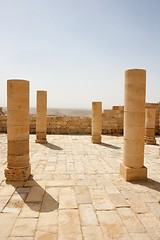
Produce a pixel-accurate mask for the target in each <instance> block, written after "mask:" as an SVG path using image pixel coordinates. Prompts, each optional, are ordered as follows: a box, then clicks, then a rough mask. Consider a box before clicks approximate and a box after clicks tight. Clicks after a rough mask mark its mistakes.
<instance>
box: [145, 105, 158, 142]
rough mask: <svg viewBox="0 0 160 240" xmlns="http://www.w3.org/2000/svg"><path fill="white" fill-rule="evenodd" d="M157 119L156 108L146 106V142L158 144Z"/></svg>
mask: <svg viewBox="0 0 160 240" xmlns="http://www.w3.org/2000/svg"><path fill="white" fill-rule="evenodd" d="M155 119H156V108H146V117H145V143H146V144H153V145H154V144H156V139H155Z"/></svg>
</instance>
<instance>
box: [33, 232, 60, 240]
mask: <svg viewBox="0 0 160 240" xmlns="http://www.w3.org/2000/svg"><path fill="white" fill-rule="evenodd" d="M57 239H58V238H57V234H54V233H50V232H43V231H37V232H36V236H35V240H57Z"/></svg>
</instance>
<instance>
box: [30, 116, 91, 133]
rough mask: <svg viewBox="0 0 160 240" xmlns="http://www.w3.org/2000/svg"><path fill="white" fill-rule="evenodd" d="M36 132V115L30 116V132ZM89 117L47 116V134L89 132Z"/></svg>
mask: <svg viewBox="0 0 160 240" xmlns="http://www.w3.org/2000/svg"><path fill="white" fill-rule="evenodd" d="M35 132H36V117H35V116H32V117H31V118H30V133H35ZM90 133H91V118H90V117H67V116H64V117H63V116H62V117H59V116H47V134H90Z"/></svg>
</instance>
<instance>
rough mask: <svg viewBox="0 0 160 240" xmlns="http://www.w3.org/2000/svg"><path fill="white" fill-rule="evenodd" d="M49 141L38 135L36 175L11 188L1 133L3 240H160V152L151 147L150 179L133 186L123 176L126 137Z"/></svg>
mask: <svg viewBox="0 0 160 240" xmlns="http://www.w3.org/2000/svg"><path fill="white" fill-rule="evenodd" d="M47 139H48V144H46V145H42V144H36V143H35V135H31V136H30V160H31V166H32V174H33V177H31V178H30V179H29V180H28V181H26V182H25V183H23V182H22V183H14V184H13V183H12V184H11V183H10V184H6V182H5V179H4V174H3V171H4V169H5V167H6V159H7V158H6V147H7V144H6V142H7V139H6V135H5V134H1V135H0V240H3V239H10V240H20V239H24V240H33V239H36V240H38V239H39V240H44V239H46V240H50V239H52V240H81V239H83V240H93V239H94V240H103V239H120V240H122V239H123V240H129V239H134V240H136V239H138V240H141V239H142V240H147V239H154V240H156V239H160V158H159V146H156V145H155V146H145V166H146V167H147V168H148V177H149V179H148V181H146V182H132V183H129V182H125V181H124V180H123V179H122V178H121V176H120V175H119V165H120V162H121V161H122V156H123V137H115V136H103V138H102V142H103V143H102V144H101V145H98V144H94V145H93V144H92V143H91V140H90V139H91V137H90V136H67V135H64V136H62V135H48V136H47ZM157 141H159V139H158V138H157Z"/></svg>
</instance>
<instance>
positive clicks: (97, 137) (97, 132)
mask: <svg viewBox="0 0 160 240" xmlns="http://www.w3.org/2000/svg"><path fill="white" fill-rule="evenodd" d="M101 133H102V102H92V142H93V143H100V142H101Z"/></svg>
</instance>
